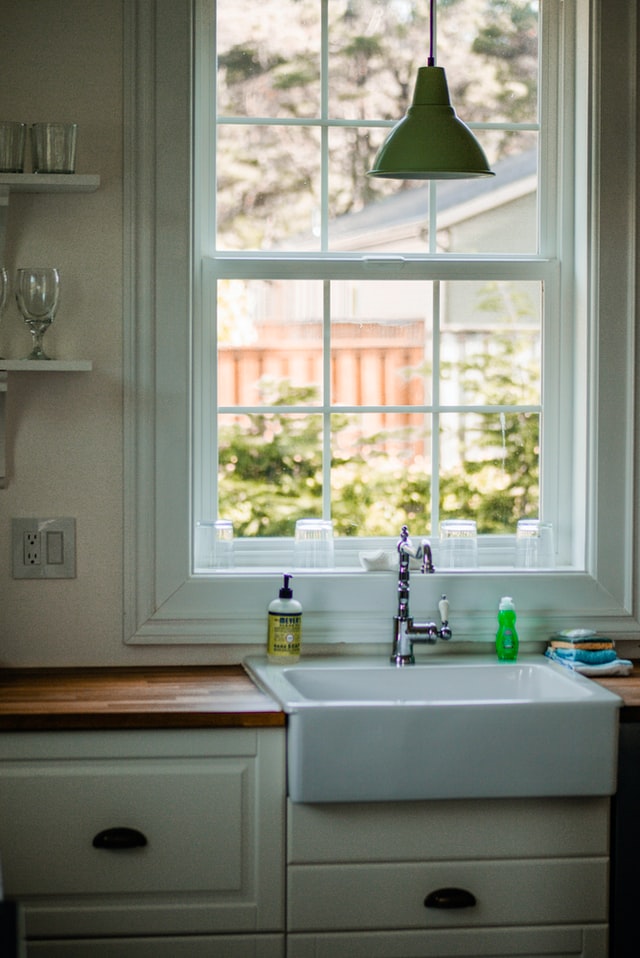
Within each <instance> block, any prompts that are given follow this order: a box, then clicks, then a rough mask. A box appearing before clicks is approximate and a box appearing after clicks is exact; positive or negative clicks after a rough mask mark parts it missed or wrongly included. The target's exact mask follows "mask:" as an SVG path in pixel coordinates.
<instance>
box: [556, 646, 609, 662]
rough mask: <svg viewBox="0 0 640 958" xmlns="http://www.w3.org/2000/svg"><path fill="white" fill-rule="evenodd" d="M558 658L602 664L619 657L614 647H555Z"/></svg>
mask: <svg viewBox="0 0 640 958" xmlns="http://www.w3.org/2000/svg"><path fill="white" fill-rule="evenodd" d="M553 651H554V652H555V654H556V656H557V657H558V659H564V660H566V661H567V662H583V663H584V664H585V665H602V664H603V663H604V662H614V661H615V659H617V658H618V656H617V654H616V652H615V650H614V649H599V650H592V651H589V650H587V649H558V648H554V649H553Z"/></svg>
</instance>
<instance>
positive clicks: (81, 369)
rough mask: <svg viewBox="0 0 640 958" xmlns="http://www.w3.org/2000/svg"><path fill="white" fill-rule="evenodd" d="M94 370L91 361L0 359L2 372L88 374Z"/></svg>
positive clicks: (0, 370)
mask: <svg viewBox="0 0 640 958" xmlns="http://www.w3.org/2000/svg"><path fill="white" fill-rule="evenodd" d="M92 369H93V363H92V362H91V360H90V359H0V372H8V373H86V372H90V371H91V370H92Z"/></svg>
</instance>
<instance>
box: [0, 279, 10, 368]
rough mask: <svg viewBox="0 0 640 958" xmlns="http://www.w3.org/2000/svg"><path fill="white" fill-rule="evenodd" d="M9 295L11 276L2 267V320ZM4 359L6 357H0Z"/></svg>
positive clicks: (0, 305) (0, 287)
mask: <svg viewBox="0 0 640 958" xmlns="http://www.w3.org/2000/svg"><path fill="white" fill-rule="evenodd" d="M8 293H9V276H8V274H7V271H6V269H5V268H4V266H0V319H2V313H3V310H4V308H5V306H6V304H7V295H8ZM0 359H4V356H0Z"/></svg>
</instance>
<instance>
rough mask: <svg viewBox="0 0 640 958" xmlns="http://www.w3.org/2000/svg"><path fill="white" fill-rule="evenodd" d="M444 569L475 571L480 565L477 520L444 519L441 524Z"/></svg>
mask: <svg viewBox="0 0 640 958" xmlns="http://www.w3.org/2000/svg"><path fill="white" fill-rule="evenodd" d="M438 565H439V566H440V568H442V569H475V568H476V566H477V565H478V538H477V529H476V521H475V519H444V520H443V521H442V522H441V523H440V561H439V563H438Z"/></svg>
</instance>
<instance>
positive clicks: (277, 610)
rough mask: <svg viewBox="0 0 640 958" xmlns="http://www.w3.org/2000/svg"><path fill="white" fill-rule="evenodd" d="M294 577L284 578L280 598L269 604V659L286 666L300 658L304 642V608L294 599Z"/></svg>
mask: <svg viewBox="0 0 640 958" xmlns="http://www.w3.org/2000/svg"><path fill="white" fill-rule="evenodd" d="M292 578H293V576H292V575H285V576H284V584H283V586H282V588H281V589H280V592H279V593H278V598H277V599H274V600H273V602H270V603H269V610H268V611H269V624H268V630H267V657H268V658H269V661H270V662H277V663H280V664H281V665H286V664H287V663H289V662H297V661H298V659H299V658H300V643H301V641H302V606H301V604H300V603H299V602H298V601H297V600H296V599H294V598H293V589H291V588H290V586H289V582H290V580H291V579H292Z"/></svg>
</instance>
